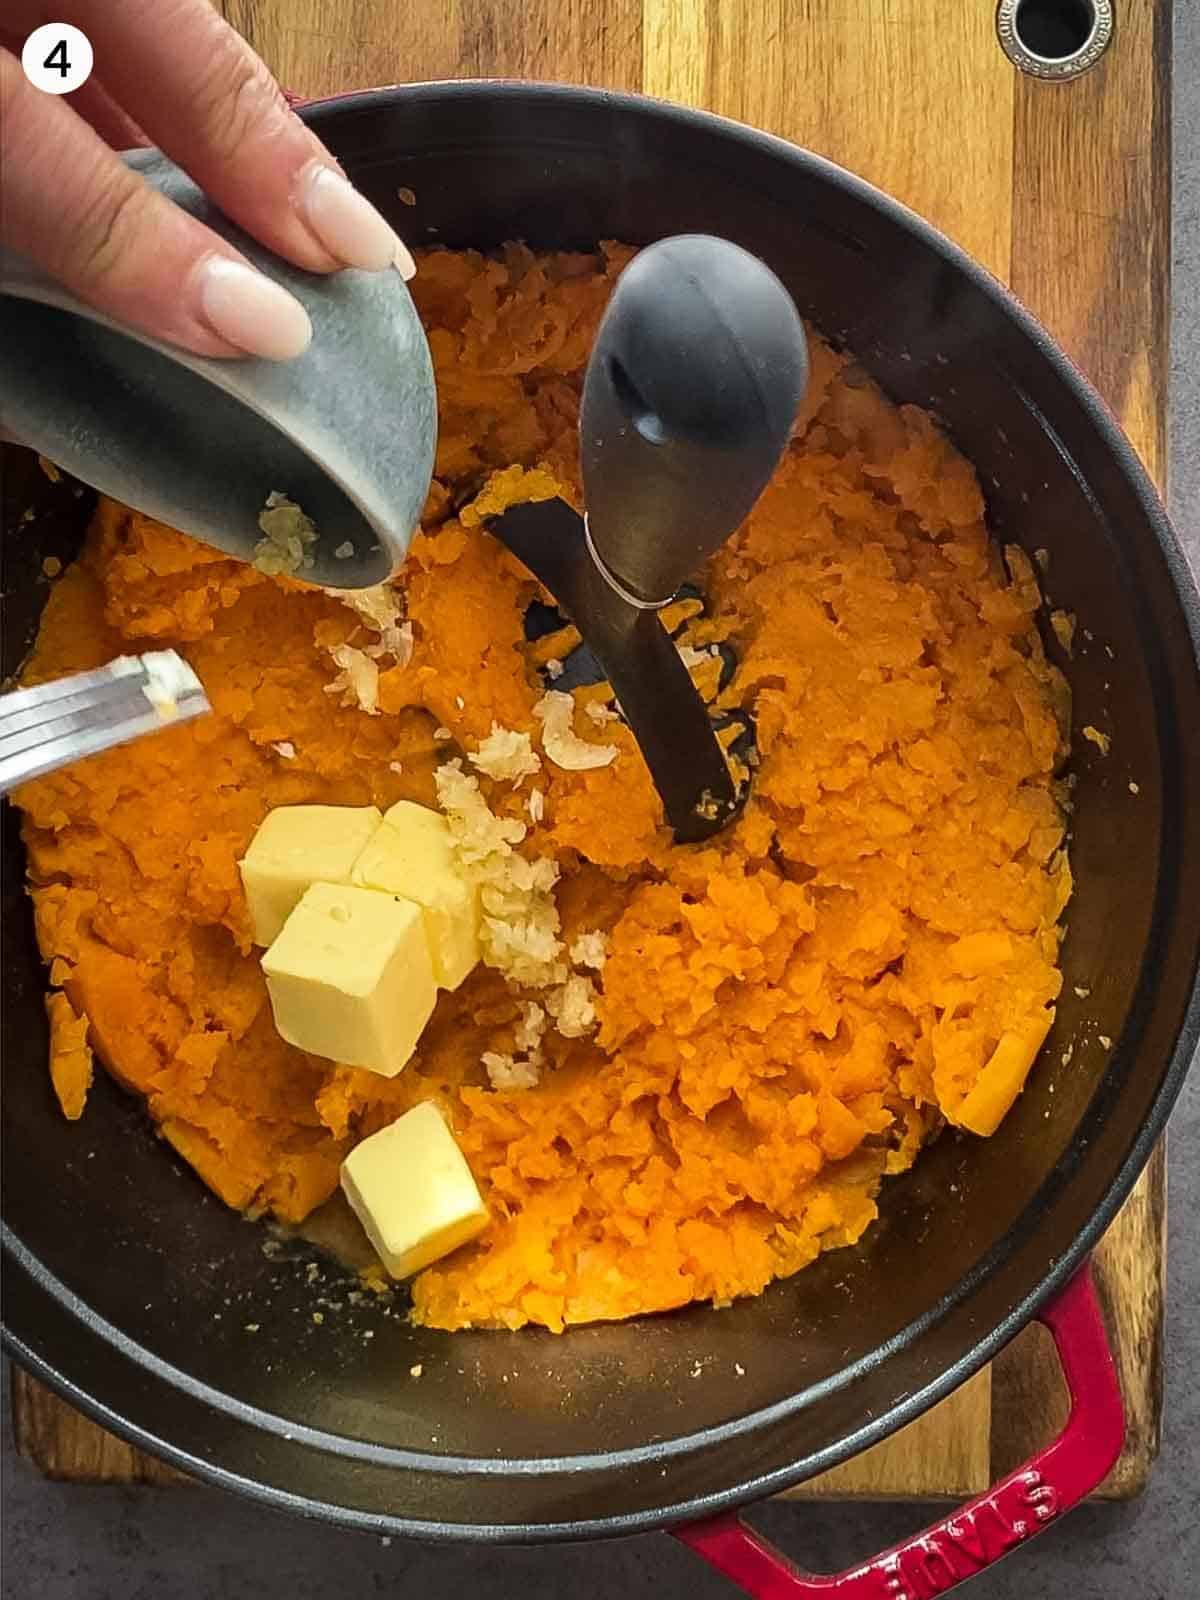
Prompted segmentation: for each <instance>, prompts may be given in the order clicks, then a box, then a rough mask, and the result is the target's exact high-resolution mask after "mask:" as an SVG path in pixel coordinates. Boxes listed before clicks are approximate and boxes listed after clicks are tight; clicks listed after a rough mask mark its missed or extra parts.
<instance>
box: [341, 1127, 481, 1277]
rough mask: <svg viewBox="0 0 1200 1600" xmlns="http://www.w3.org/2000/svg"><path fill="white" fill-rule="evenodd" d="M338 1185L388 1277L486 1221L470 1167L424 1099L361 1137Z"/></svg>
mask: <svg viewBox="0 0 1200 1600" xmlns="http://www.w3.org/2000/svg"><path fill="white" fill-rule="evenodd" d="M341 1176H342V1189H343V1191H344V1192H345V1195H346V1199H347V1200H349V1202H350V1204H351V1206H352V1207H353V1208H354V1211H355V1213H356V1215H357V1217H358V1220H359V1221H360V1222H361V1223H362V1225H363V1227H364V1228H365V1229H366V1231H367V1237H368V1238H369V1239H370V1241H371V1243H372V1244H373V1245H374V1247H375V1250H376V1253H377V1254H378V1256H379V1259H380V1260H381V1261H382V1262H383V1264H384V1266H385V1267H386V1268H387V1270H388V1272H389V1273H390V1274H391V1275H392V1277H393V1278H409V1277H411V1276H412V1274H413V1273H414V1272H420V1270H421V1268H422V1267H427V1266H428V1265H429V1263H430V1262H431V1261H437V1260H439V1259H440V1257H442V1256H445V1255H449V1254H450V1252H451V1250H457V1249H458V1247H459V1245H460V1244H466V1242H467V1241H468V1240H469V1239H474V1238H475V1237H476V1236H477V1235H478V1234H480V1233H482V1232H483V1230H484V1228H486V1227H487V1221H488V1214H487V1208H486V1207H485V1206H484V1203H483V1199H482V1197H481V1196H480V1193H479V1190H478V1188H477V1187H476V1184H475V1179H474V1178H473V1177H472V1176H471V1169H470V1167H469V1166H468V1165H467V1162H466V1158H465V1156H464V1155H463V1153H462V1151H461V1150H460V1149H459V1148H458V1145H457V1144H456V1143H455V1142H454V1135H453V1134H452V1133H451V1132H450V1129H449V1128H448V1127H447V1126H446V1120H445V1118H444V1117H443V1116H442V1113H441V1112H440V1111H439V1110H438V1108H437V1107H436V1106H435V1105H433V1104H432V1103H431V1102H430V1101H428V1100H426V1101H423V1102H422V1103H421V1104H420V1105H419V1106H414V1107H413V1109H412V1110H411V1111H406V1112H405V1114H404V1115H403V1116H402V1117H401V1118H399V1120H398V1121H396V1122H393V1123H390V1124H389V1125H388V1127H386V1128H381V1129H380V1130H379V1132H378V1133H373V1134H372V1135H371V1137H370V1138H369V1139H364V1140H363V1142H362V1143H361V1144H360V1145H356V1146H355V1148H354V1149H353V1150H352V1151H351V1152H350V1154H349V1155H348V1156H347V1157H346V1159H345V1161H343V1163H342V1175H341Z"/></svg>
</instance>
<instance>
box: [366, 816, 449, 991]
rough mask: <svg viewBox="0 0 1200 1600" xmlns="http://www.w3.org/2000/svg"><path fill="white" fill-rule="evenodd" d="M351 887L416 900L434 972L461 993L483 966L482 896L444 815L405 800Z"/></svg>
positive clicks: (381, 831) (376, 837) (386, 822)
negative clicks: (457, 856) (457, 855)
mask: <svg viewBox="0 0 1200 1600" xmlns="http://www.w3.org/2000/svg"><path fill="white" fill-rule="evenodd" d="M351 881H352V882H353V883H357V884H359V885H361V887H363V888H364V889H383V890H385V891H386V892H387V893H388V894H402V895H404V896H405V897H406V898H407V899H409V900H415V901H416V903H417V904H418V905H419V906H421V907H422V909H423V910H424V913H425V925H426V929H427V930H428V933H429V948H430V952H431V953H432V955H433V971H434V975H435V977H436V978H437V981H438V983H439V984H440V985H441V987H442V988H443V989H457V988H458V986H459V984H460V983H461V982H462V981H463V979H464V978H465V977H466V976H467V974H468V972H470V971H471V968H472V967H473V966H474V965H475V963H476V962H477V961H478V960H479V954H480V952H479V895H478V891H477V890H476V889H475V887H474V885H472V884H469V883H467V882H466V880H465V879H464V878H463V877H462V875H461V873H460V872H459V870H458V867H457V865H456V863H455V860H454V852H453V850H452V848H451V841H450V828H449V826H448V824H447V822H446V819H445V817H443V816H442V814H441V812H440V811H431V810H429V808H428V807H427V806H418V805H413V804H412V802H411V801H408V800H401V801H400V802H399V804H398V805H394V806H393V807H392V808H391V810H390V811H388V812H387V813H386V814H385V816H384V818H383V823H382V826H381V827H380V828H378V829H377V830H376V832H375V833H374V834H373V835H372V837H371V839H370V841H369V843H368V844H367V845H366V846H365V848H364V849H363V851H362V854H361V855H360V856H359V858H358V860H357V861H356V862H355V863H354V869H353V872H352V873H351Z"/></svg>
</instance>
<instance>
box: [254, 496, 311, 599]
mask: <svg viewBox="0 0 1200 1600" xmlns="http://www.w3.org/2000/svg"><path fill="white" fill-rule="evenodd" d="M258 525H259V527H260V528H261V529H262V533H263V537H262V538H261V539H260V540H259V541H258V543H257V544H256V545H255V546H254V565H255V566H256V567H257V568H258V570H259V571H260V572H265V573H266V574H267V575H268V577H280V576H285V577H292V576H294V574H296V573H297V572H302V571H304V570H305V569H307V568H309V567H311V566H312V564H313V556H312V547H313V545H315V544H316V542H317V530H316V526H315V525H314V523H313V521H312V518H311V517H307V516H305V514H304V512H303V511H301V509H300V507H299V506H298V505H297V504H296V502H295V501H294V500H289V499H288V497H287V495H285V494H281V493H280V492H279V490H278V489H272V491H271V493H270V494H269V495H268V496H267V503H266V505H265V506H264V507H263V509H262V510H261V511H260V512H259V514H258Z"/></svg>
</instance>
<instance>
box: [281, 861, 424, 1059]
mask: <svg viewBox="0 0 1200 1600" xmlns="http://www.w3.org/2000/svg"><path fill="white" fill-rule="evenodd" d="M262 968H263V971H264V972H265V973H266V975H267V991H268V993H269V994H270V996H271V1009H272V1011H273V1012H274V1013H275V1026H276V1027H277V1028H278V1029H279V1032H280V1033H281V1034H282V1036H283V1037H284V1038H285V1039H286V1040H287V1042H288V1043H289V1044H294V1045H295V1046H296V1047H297V1048H298V1049H300V1050H307V1051H308V1053H309V1054H310V1055H314V1056H328V1057H329V1059H330V1060H331V1061H340V1062H342V1063H343V1064H344V1065H346V1066H351V1067H366V1068H368V1069H369V1070H370V1071H371V1072H378V1073H380V1074H381V1076H383V1077H385V1078H394V1077H395V1075H396V1073H398V1072H399V1071H400V1069H401V1068H402V1067H403V1066H405V1065H406V1063H407V1062H408V1059H409V1057H410V1056H411V1055H412V1053H413V1051H414V1050H415V1049H416V1045H417V1040H418V1039H419V1038H420V1037H421V1030H422V1029H423V1028H424V1026H425V1024H426V1023H427V1022H428V1021H429V1018H430V1017H431V1016H432V1014H433V1007H434V1004H435V1002H436V1000H437V986H436V985H435V983H434V981H433V964H432V962H431V961H430V959H429V941H428V939H427V938H426V936H425V922H424V919H423V917H422V915H421V908H420V906H416V905H414V904H413V903H412V901H411V900H399V899H396V898H395V897H394V896H393V895H389V894H375V893H373V892H372V891H371V890H370V889H356V888H354V887H353V886H351V885H348V884H337V883H314V884H313V886H312V887H311V888H310V889H307V890H306V891H305V893H304V895H303V896H302V898H301V900H300V904H299V905H298V906H297V907H296V909H295V910H294V911H293V912H292V914H291V916H290V917H289V918H288V919H287V921H286V922H285V923H284V925H283V931H282V933H280V935H279V937H278V938H277V939H276V940H275V941H274V943H273V944H272V945H271V948H270V949H269V950H268V951H267V953H266V954H265V955H264V956H263V958H262Z"/></svg>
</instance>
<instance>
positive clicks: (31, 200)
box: [0, 0, 414, 360]
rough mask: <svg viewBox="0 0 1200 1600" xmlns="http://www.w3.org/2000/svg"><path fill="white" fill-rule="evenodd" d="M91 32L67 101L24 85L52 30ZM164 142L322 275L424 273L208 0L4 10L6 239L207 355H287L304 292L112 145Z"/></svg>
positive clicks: (124, 316)
mask: <svg viewBox="0 0 1200 1600" xmlns="http://www.w3.org/2000/svg"><path fill="white" fill-rule="evenodd" d="M49 21H54V22H70V23H74V25H75V26H76V27H78V28H81V29H82V30H83V31H84V33H86V34H87V36H88V38H89V39H90V40H91V42H92V46H93V49H94V51H95V66H94V70H93V73H92V76H91V77H90V78H89V79H88V81H87V82H86V83H85V84H84V85H83V86H82V87H81V88H80V89H78V90H76V91H75V93H73V94H70V95H61V96H59V95H51V94H46V93H44V92H43V91H42V90H40V89H36V88H34V86H33V85H32V84H31V83H30V82H29V81H28V80H27V78H26V77H25V74H24V72H23V71H22V68H21V62H20V54H21V46H22V43H23V42H24V40H25V38H26V37H27V36H28V34H29V33H31V32H32V31H33V29H34V28H36V27H38V26H40V25H41V24H42V23H44V22H49ZM150 143H153V144H156V145H158V146H159V147H160V148H161V149H162V150H164V151H165V152H166V154H167V155H169V156H170V157H171V158H172V160H174V161H176V162H178V164H179V165H180V166H182V167H184V168H186V169H187V171H188V172H189V173H190V175H191V176H192V178H194V179H195V181H196V183H198V184H199V185H200V187H201V188H202V189H204V190H205V192H206V193H207V194H208V195H209V196H210V197H211V198H212V199H213V201H214V202H215V203H216V204H217V205H218V206H220V208H221V209H222V210H223V211H224V212H225V213H226V214H227V215H228V216H229V217H231V218H232V219H233V220H234V221H235V222H237V223H238V224H240V226H241V227H243V228H245V229H246V231H247V232H248V233H251V234H253V235H254V237H255V238H256V239H258V240H260V241H261V242H262V243H263V244H265V245H267V246H268V247H269V248H270V249H272V250H274V251H275V252H276V253H277V254H279V255H281V256H286V257H287V259H288V260H289V261H292V262H294V263H295V264H296V265H297V266H300V267H304V268H306V269H307V270H308V271H310V272H336V271H338V270H339V269H340V268H342V267H362V268H366V269H367V270H370V271H387V270H390V269H391V268H392V267H393V266H394V267H397V268H398V269H399V270H400V271H401V272H402V273H403V274H404V276H405V277H411V276H412V273H413V270H414V269H413V263H412V257H411V256H410V255H409V253H408V251H407V250H406V249H405V247H404V245H403V244H402V243H401V242H400V240H399V239H398V238H397V236H396V235H395V233H393V231H392V229H391V228H390V227H389V225H388V224H387V223H386V222H385V221H384V219H383V217H381V216H380V214H379V212H378V211H376V210H375V208H374V206H372V205H371V204H370V203H369V202H368V201H367V200H366V199H364V198H363V196H362V195H360V194H359V193H358V192H357V190H355V189H354V188H353V187H352V186H351V184H350V183H349V181H348V180H347V179H346V177H345V176H344V174H343V173H342V170H341V168H340V167H339V166H338V164H337V162H336V161H335V160H334V159H333V157H332V156H331V155H330V153H329V151H328V150H326V149H325V147H324V145H323V144H321V142H320V141H319V140H318V139H317V138H315V137H314V135H313V134H311V133H310V132H309V131H308V129H307V128H306V127H305V126H304V124H303V123H302V122H301V121H300V120H299V118H298V117H296V116H295V115H294V114H293V112H292V111H291V110H290V108H289V107H288V105H287V103H286V101H285V100H284V98H283V95H282V94H281V93H280V91H279V88H278V86H277V85H276V84H275V82H274V81H273V79H272V78H271V76H270V74H269V73H268V71H267V69H266V67H265V66H264V65H263V63H262V62H261V61H260V60H259V59H258V57H257V56H256V55H255V54H254V52H253V51H252V50H251V49H250V47H249V45H247V44H246V43H245V41H244V40H243V39H242V38H241V37H240V36H239V35H238V34H237V33H235V32H234V30H233V29H232V28H230V27H229V26H228V24H226V23H225V22H223V21H222V20H221V18H220V17H219V16H217V14H216V12H215V11H213V10H212V8H211V6H210V5H209V0H49V3H45V0H7V4H6V5H5V7H4V11H3V15H2V16H0V149H2V150H3V152H4V162H3V166H4V171H3V182H4V188H3V196H2V198H0V241H2V242H3V243H4V244H5V245H7V246H9V247H10V248H11V249H13V250H16V251H18V252H20V253H21V254H23V255H26V256H28V257H29V258H30V259H32V260H33V261H35V262H37V263H38V265H39V266H41V267H42V268H43V269H44V270H45V271H47V272H49V273H50V274H51V275H52V276H53V277H55V278H57V279H58V280H59V281H60V282H61V283H63V284H65V285H66V286H67V287H68V288H69V289H71V290H72V291H73V292H74V293H75V294H77V295H78V296H79V297H80V298H81V299H83V300H86V301H87V302H88V303H89V304H91V305H93V306H95V307H96V308H97V309H98V310H101V311H104V312H106V313H107V314H108V315H109V316H111V317H113V318H114V319H115V320H117V321H119V322H122V323H124V324H126V325H127V326H131V327H135V328H139V329H142V330H143V331H145V332H146V333H150V334H153V335H154V336H155V337H157V338H159V339H163V340H165V341H167V342H169V343H171V344H176V345H181V346H183V347H184V348H185V349H187V350H193V351H195V352H197V353H198V354H201V355H208V356H239V355H256V356H266V357H269V358H271V359H273V360H286V359H288V358H289V357H291V356H295V355H299V353H300V352H301V351H302V350H303V349H304V348H305V346H306V345H307V344H308V341H309V339H310V338H311V336H312V328H311V326H310V324H309V320H308V315H307V313H306V312H305V310H304V308H303V306H301V304H300V302H299V301H298V300H296V299H295V298H294V297H293V296H292V295H290V294H289V293H288V292H287V291H286V290H285V289H283V288H282V287H280V286H279V285H278V284H275V283H273V282H271V281H270V280H269V279H268V278H266V277H265V276H263V274H262V273H260V272H257V271H256V270H255V269H254V268H253V267H252V266H250V264H249V263H248V262H247V261H246V259H245V257H244V256H242V255H241V254H240V253H239V252H238V251H237V250H235V249H234V247H233V246H232V245H230V244H228V243H226V242H225V241H224V240H223V239H220V238H218V236H217V235H216V234H215V233H212V232H211V231H210V230H209V229H208V228H206V227H205V226H204V225H203V224H202V223H200V222H197V221H196V220H195V219H194V218H193V217H190V216H188V215H187V214H186V213H185V212H183V211H181V210H180V209H179V207H178V206H175V205H172V204H171V202H170V201H168V200H166V199H164V198H163V196H162V195H160V194H158V193H157V192H156V191H155V190H153V189H151V188H150V187H149V185H148V184H146V183H145V182H143V180H142V179H141V178H140V177H138V176H137V175H136V174H135V173H133V172H131V171H130V170H129V169H128V168H127V167H126V166H125V165H124V163H123V162H122V161H120V160H119V158H118V157H117V155H116V154H115V153H114V149H113V147H114V146H115V147H116V148H118V149H120V148H128V147H129V146H132V145H138V144H142V145H144V144H150Z"/></svg>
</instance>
